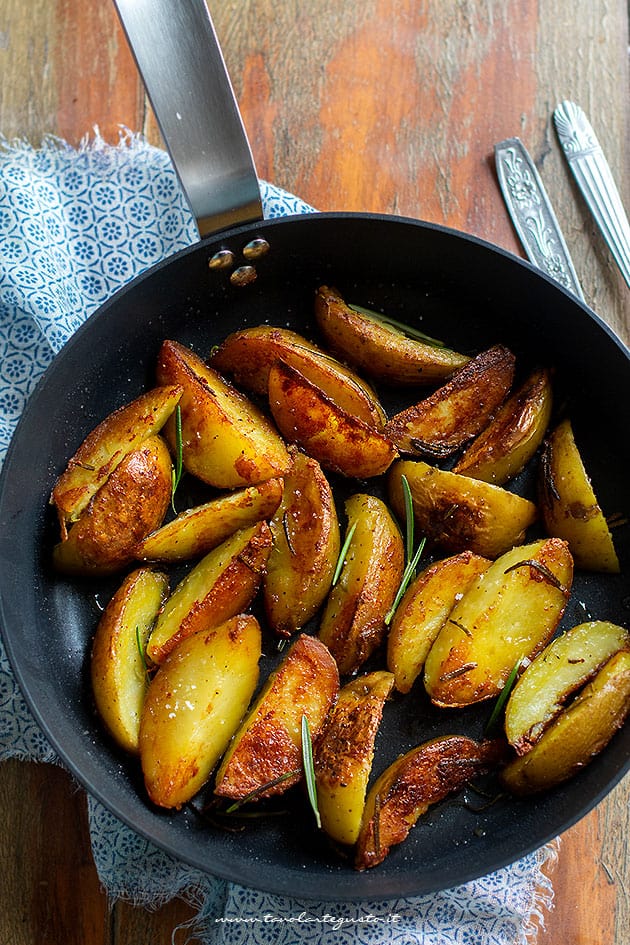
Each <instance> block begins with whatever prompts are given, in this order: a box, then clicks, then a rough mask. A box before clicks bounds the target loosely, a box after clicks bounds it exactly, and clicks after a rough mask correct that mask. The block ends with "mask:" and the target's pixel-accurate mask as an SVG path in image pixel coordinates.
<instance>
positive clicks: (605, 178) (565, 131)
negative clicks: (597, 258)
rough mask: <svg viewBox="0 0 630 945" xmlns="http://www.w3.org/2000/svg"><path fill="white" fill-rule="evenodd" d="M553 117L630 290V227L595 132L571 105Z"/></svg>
mask: <svg viewBox="0 0 630 945" xmlns="http://www.w3.org/2000/svg"><path fill="white" fill-rule="evenodd" d="M553 117H554V122H555V126H556V131H557V133H558V139H559V141H560V145H561V147H562V150H563V152H564V156H565V157H566V159H567V161H568V164H569V167H570V168H571V171H572V172H573V175H574V177H575V179H576V181H577V184H578V187H579V188H580V190H581V191H582V194H583V196H584V199H585V200H586V203H587V205H588V207H589V209H590V211H591V213H592V214H593V217H594V218H595V222H596V223H597V225H598V226H599V228H600V230H601V231H602V234H603V236H604V239H605V240H606V243H607V244H608V247H609V248H610V251H611V253H612V255H613V258H614V260H615V262H616V263H617V265H618V266H619V269H620V270H621V273H622V275H623V277H624V279H625V281H626V283H627V285H628V286H629V287H630V224H629V223H628V217H627V216H626V213H625V210H624V208H623V204H622V202H621V197H620V196H619V191H618V190H617V187H616V185H615V182H614V180H613V176H612V173H611V170H610V167H609V166H608V162H607V161H606V158H605V157H604V152H603V151H602V149H601V146H600V144H599V142H598V140H597V137H596V135H595V132H594V131H593V128H592V127H591V125H590V123H589V121H588V119H587V117H586V115H585V114H584V112H583V111H582V109H581V108H580V107H579V106H578V105H576V104H575V103H574V102H562V103H561V104H560V105H558V107H557V108H556V110H555V111H554V113H553Z"/></svg>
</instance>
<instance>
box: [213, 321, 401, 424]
mask: <svg viewBox="0 0 630 945" xmlns="http://www.w3.org/2000/svg"><path fill="white" fill-rule="evenodd" d="M276 361H284V363H285V364H289V365H290V366H291V367H294V368H295V369H296V370H297V371H299V372H300V374H302V375H304V377H306V378H307V380H309V381H310V382H311V384H313V385H314V386H315V387H318V388H319V389H320V390H323V391H324V393H325V394H326V396H327V397H329V398H330V399H331V400H332V401H333V402H334V403H336V404H337V405H338V406H339V407H341V409H342V410H343V411H345V413H348V414H350V415H351V416H353V417H358V419H359V420H363V422H364V423H367V424H368V425H369V426H374V427H376V428H377V429H379V430H382V428H383V426H384V425H385V420H386V416H385V411H384V410H383V407H382V406H381V404H380V402H379V400H378V398H377V396H376V394H375V393H374V391H373V390H372V388H371V387H369V385H368V384H366V383H365V381H364V380H362V379H361V378H360V377H358V376H357V375H356V374H355V373H354V371H351V370H350V369H349V368H348V367H346V365H345V364H341V362H339V361H337V360H336V359H335V358H333V357H331V355H330V354H328V353H327V352H326V351H322V350H321V348H318V347H317V346H316V345H314V344H312V343H311V342H310V341H307V340H306V338H303V337H302V335H298V334H297V333H296V332H294V331H290V330H289V329H288V328H272V327H271V326H269V325H259V326H258V327H256V328H244V329H242V330H241V331H235V332H234V333H233V334H231V335H228V337H227V338H226V339H225V341H224V342H223V343H222V344H221V345H219V347H218V348H217V350H216V351H214V352H213V354H212V357H211V359H210V364H211V365H212V367H214V368H215V369H216V370H217V371H219V372H220V373H222V374H225V373H227V374H229V375H230V376H231V377H233V378H234V380H235V381H236V383H237V384H238V385H239V386H240V387H243V388H245V390H249V391H252V392H253V393H255V394H259V395H260V396H265V395H266V394H267V391H268V388H269V371H270V369H271V367H272V366H273V365H274V364H275V363H276Z"/></svg>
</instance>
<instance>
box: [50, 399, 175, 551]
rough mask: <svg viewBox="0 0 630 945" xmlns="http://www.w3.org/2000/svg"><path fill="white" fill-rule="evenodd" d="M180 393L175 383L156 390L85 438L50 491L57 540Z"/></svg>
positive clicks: (157, 425)
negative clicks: (57, 521)
mask: <svg viewBox="0 0 630 945" xmlns="http://www.w3.org/2000/svg"><path fill="white" fill-rule="evenodd" d="M182 393H183V389H182V388H181V387H180V386H179V385H177V384H167V385H165V386H164V387H156V388H154V389H153V390H150V391H148V392H147V393H145V394H142V395H141V396H140V397H138V398H136V400H133V401H132V402H131V403H129V404H125V405H124V406H123V407H120V408H119V409H118V410H115V411H114V412H113V413H111V414H109V416H108V417H106V418H105V420H103V421H102V422H101V423H99V425H98V426H97V427H95V429H94V430H92V432H91V433H90V434H88V436H87V437H86V438H85V440H84V441H83V443H82V444H81V445H80V447H79V449H78V450H77V451H76V453H75V454H74V456H72V458H71V459H70V460H69V462H68V465H67V467H66V469H65V470H64V472H63V473H62V474H61V476H60V477H59V479H58V480H57V482H56V483H55V486H54V488H53V491H52V495H51V499H50V500H51V503H52V504H53V505H54V506H55V507H56V509H57V513H58V515H59V523H60V525H61V537H62V539H65V538H66V537H67V526H68V525H69V524H71V523H73V522H76V521H78V519H79V518H80V517H81V514H82V513H83V512H84V511H85V509H86V508H87V506H88V504H89V502H90V500H91V499H92V498H93V497H94V495H96V493H97V492H98V490H99V489H100V488H101V486H102V485H103V484H104V482H105V481H106V479H107V477H108V476H109V475H110V474H111V473H112V472H113V471H114V469H115V468H116V467H117V466H118V464H119V463H121V462H122V460H123V459H124V458H125V456H126V455H127V454H128V453H131V452H132V451H133V450H135V449H136V448H137V447H138V446H140V444H141V443H142V442H143V441H144V440H146V439H148V438H149V437H153V436H155V435H156V434H157V433H158V432H159V431H160V430H161V428H162V427H163V425H164V424H165V423H166V420H167V419H168V417H169V416H170V415H171V413H172V412H173V410H174V409H175V407H176V406H177V403H178V401H179V399H180V397H181V395H182Z"/></svg>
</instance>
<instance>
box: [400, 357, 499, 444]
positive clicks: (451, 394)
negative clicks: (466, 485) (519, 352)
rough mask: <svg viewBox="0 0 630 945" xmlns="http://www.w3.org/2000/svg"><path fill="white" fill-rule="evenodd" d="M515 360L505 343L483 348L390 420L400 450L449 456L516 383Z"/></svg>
mask: <svg viewBox="0 0 630 945" xmlns="http://www.w3.org/2000/svg"><path fill="white" fill-rule="evenodd" d="M514 363H515V358H514V355H513V354H512V352H511V351H510V350H509V349H508V348H506V347H505V346H504V345H494V347H492V348H489V349H488V350H487V351H482V353H481V354H478V355H477V356H476V357H475V358H472V359H471V360H470V361H468V363H467V364H465V365H464V367H461V368H459V370H458V371H457V372H456V373H455V374H453V376H452V377H451V379H450V381H448V382H447V383H446V384H444V385H443V386H442V387H439V388H438V389H437V390H436V391H434V392H433V393H432V394H431V395H430V396H429V397H426V398H425V399H424V400H421V401H420V402H419V403H417V404H413V405H412V406H411V407H407V408H406V410H403V411H401V412H400V413H397V414H396V415H395V416H394V417H392V418H391V419H390V420H388V421H387V423H386V424H385V432H386V434H387V435H388V436H389V438H390V439H391V441H392V442H393V443H394V444H395V446H396V447H397V448H398V449H399V450H400V452H401V453H408V454H411V455H416V456H417V455H418V454H421V453H428V454H430V455H431V456H435V457H439V458H444V457H446V456H450V455H451V454H452V453H454V452H455V451H456V450H458V449H459V448H460V447H461V446H463V445H464V443H466V442H468V440H471V439H472V438H473V437H474V436H476V435H477V434H478V433H479V432H480V430H483V428H484V427H485V426H487V424H488V423H489V422H490V420H491V418H492V416H493V415H494V413H495V412H496V411H497V409H498V408H499V407H500V406H501V404H502V403H503V401H504V400H505V398H506V396H507V393H508V391H509V389H510V387H511V386H512V381H513V379H514Z"/></svg>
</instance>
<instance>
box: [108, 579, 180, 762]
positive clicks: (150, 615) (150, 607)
mask: <svg viewBox="0 0 630 945" xmlns="http://www.w3.org/2000/svg"><path fill="white" fill-rule="evenodd" d="M167 595H168V578H167V577H166V575H165V574H161V573H160V572H159V571H152V570H151V569H150V568H137V569H136V570H135V571H132V572H131V574H129V575H127V577H126V578H125V580H124V581H123V583H122V584H121V586H120V587H119V588H118V590H117V591H116V593H115V594H114V596H113V597H112V599H111V600H110V601H109V603H108V605H107V606H106V608H105V610H104V611H103V615H102V616H101V619H100V620H99V622H98V626H97V628H96V633H95V634H94V639H93V641H92V653H91V660H90V674H91V681H92V693H93V695H94V701H95V703H96V708H97V709H98V712H99V715H100V716H101V719H102V720H103V722H104V724H105V727H106V728H107V729H108V731H109V733H110V734H111V735H112V737H113V738H114V739H115V740H116V742H118V744H119V745H120V746H121V748H124V749H125V751H129V752H133V753H137V751H138V733H139V730H140V717H141V714H142V706H143V703H144V698H145V694H146V690H147V686H148V683H149V679H148V675H147V671H146V664H145V663H144V660H143V652H144V647H145V646H146V642H147V638H148V636H149V633H150V630H151V627H152V625H153V621H154V620H155V618H156V616H157V614H158V612H159V610H160V607H161V606H162V605H163V603H164V601H165V600H166V597H167Z"/></svg>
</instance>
